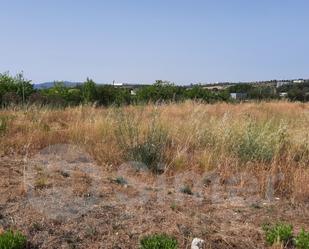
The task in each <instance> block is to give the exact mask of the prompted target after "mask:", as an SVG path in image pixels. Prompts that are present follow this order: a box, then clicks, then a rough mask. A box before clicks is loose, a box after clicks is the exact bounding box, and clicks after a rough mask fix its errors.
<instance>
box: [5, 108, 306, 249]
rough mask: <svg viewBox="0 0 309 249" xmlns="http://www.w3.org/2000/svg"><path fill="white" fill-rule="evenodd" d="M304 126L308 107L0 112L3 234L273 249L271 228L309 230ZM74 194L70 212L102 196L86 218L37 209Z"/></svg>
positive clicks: (36, 241)
mask: <svg viewBox="0 0 309 249" xmlns="http://www.w3.org/2000/svg"><path fill="white" fill-rule="evenodd" d="M308 127H309V104H303V103H289V102H269V103H263V102H262V103H242V104H227V103H218V104H213V105H207V104H202V103H196V102H185V103H179V104H166V105H147V106H128V107H123V108H116V107H115V108H113V107H110V108H95V107H92V106H80V107H74V108H66V109H48V108H38V107H28V108H18V107H16V108H15V109H14V108H10V109H5V110H1V112H0V138H1V140H0V173H1V175H2V178H1V180H0V193H1V196H0V229H1V227H3V228H9V227H13V228H16V229H19V230H21V231H23V232H24V233H25V234H26V235H27V236H28V238H29V240H30V241H31V242H32V244H33V246H37V247H38V248H137V247H138V246H137V245H138V241H139V239H140V237H141V236H143V235H145V234H149V233H155V232H162V231H163V232H166V233H168V234H171V235H173V236H175V237H176V238H177V239H178V241H179V244H180V248H189V244H190V240H191V239H192V238H193V237H202V238H203V239H205V240H206V241H207V243H206V247H207V248H265V247H266V245H265V241H264V240H263V234H262V231H261V226H262V224H263V223H267V222H270V223H271V222H281V221H282V222H284V221H286V222H289V223H291V224H293V225H294V227H295V229H297V230H299V229H300V228H302V227H303V228H305V229H308V228H309V214H308V203H309V187H308V186H309V129H308ZM72 158H73V159H72ZM42 165H48V167H45V168H44V167H43V166H42ZM42 167H43V168H42ZM85 168H86V169H91V170H92V174H90V173H89V172H90V171H91V170H90V171H87V172H86V170H85ZM46 169H48V170H46ZM94 169H95V173H93V170H94ZM66 171H67V172H66ZM25 172H28V173H29V172H30V173H31V179H30V178H27V177H25V175H27V174H26V173H25ZM85 172H86V173H85ZM28 175H29V174H28ZM98 177H99V178H98ZM25 179H26V180H25ZM29 179H30V180H29ZM29 182H31V184H26V183H29ZM66 184H70V186H71V187H72V189H71V190H72V192H70V194H67V196H63V195H62V196H61V197H59V198H60V199H61V198H63V199H61V201H62V202H63V203H64V204H65V205H63V206H66V202H68V204H67V205H68V206H70V203H72V198H73V199H74V198H75V197H76V198H79V199H78V200H79V201H84V199H83V198H88V197H89V196H95V198H93V199H91V200H92V201H93V202H92V203H91V205H90V204H89V205H88V206H87V208H84V209H83V210H84V211H86V212H83V213H82V214H80V215H76V216H74V217H72V216H70V215H69V214H71V213H70V211H68V210H67V209H59V210H57V211H56V212H54V213H56V214H57V215H55V216H52V217H51V216H50V215H46V213H49V214H50V213H51V212H49V211H48V207H43V208H41V207H40V208H38V207H37V206H40V201H38V200H40V199H37V198H41V200H43V199H45V200H48V194H55V192H51V189H54V190H55V189H57V188H58V190H59V188H60V186H62V187H65V186H66ZM28 185H31V186H32V188H33V189H32V191H31V194H30V195H29V186H28ZM91 185H94V186H92V187H91ZM59 192H61V191H59ZM62 193H63V192H62ZM123 196H125V197H123ZM69 197H70V198H71V199H70V198H69ZM103 199H104V202H102V200H103ZM29 200H32V202H31V203H32V205H30V206H29ZM33 200H35V201H33ZM74 200H75V199H74ZM132 200H133V201H132ZM33 203H36V204H35V205H33ZM47 203H48V202H47ZM83 203H84V202H83ZM76 205H77V206H78V202H77V204H76ZM90 206H91V208H90ZM73 207H74V206H73ZM46 208H47V211H46ZM42 210H43V211H42ZM61 211H63V213H64V215H63V217H62V216H61ZM59 213H60V216H59ZM59 217H60V218H59Z"/></svg>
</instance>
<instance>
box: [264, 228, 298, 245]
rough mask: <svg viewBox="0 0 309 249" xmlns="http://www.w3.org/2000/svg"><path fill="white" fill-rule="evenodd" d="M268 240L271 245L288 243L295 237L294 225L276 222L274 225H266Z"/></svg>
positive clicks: (265, 230)
mask: <svg viewBox="0 0 309 249" xmlns="http://www.w3.org/2000/svg"><path fill="white" fill-rule="evenodd" d="M263 230H264V232H265V238H266V242H267V243H268V244H269V245H273V244H284V245H288V244H290V243H291V242H292V239H293V227H292V226H291V225H288V224H276V225H274V226H269V225H264V226H263Z"/></svg>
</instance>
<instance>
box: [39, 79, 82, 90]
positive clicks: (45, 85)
mask: <svg viewBox="0 0 309 249" xmlns="http://www.w3.org/2000/svg"><path fill="white" fill-rule="evenodd" d="M54 84H55V82H54V81H53V82H43V83H38V84H34V85H33V87H34V89H48V88H51V87H53V86H54ZM63 84H64V85H65V86H66V87H75V86H77V85H82V84H83V83H81V82H71V81H63Z"/></svg>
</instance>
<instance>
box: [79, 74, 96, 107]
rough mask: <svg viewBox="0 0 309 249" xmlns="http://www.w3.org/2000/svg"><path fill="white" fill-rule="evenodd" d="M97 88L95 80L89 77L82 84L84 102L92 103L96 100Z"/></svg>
mask: <svg viewBox="0 0 309 249" xmlns="http://www.w3.org/2000/svg"><path fill="white" fill-rule="evenodd" d="M96 97H97V89H96V84H95V83H94V81H93V80H91V79H89V78H87V80H86V82H85V83H84V84H83V86H82V98H83V102H84V103H91V102H94V101H95V100H96Z"/></svg>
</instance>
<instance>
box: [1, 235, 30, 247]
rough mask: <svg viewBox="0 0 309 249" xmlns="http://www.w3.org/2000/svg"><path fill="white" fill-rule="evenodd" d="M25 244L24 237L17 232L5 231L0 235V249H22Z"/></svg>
mask: <svg viewBox="0 0 309 249" xmlns="http://www.w3.org/2000/svg"><path fill="white" fill-rule="evenodd" d="M26 242H27V240H26V237H25V236H23V235H22V234H21V233H19V232H15V233H14V232H13V231H7V232H4V233H3V234H0V249H23V248H25V247H26Z"/></svg>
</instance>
